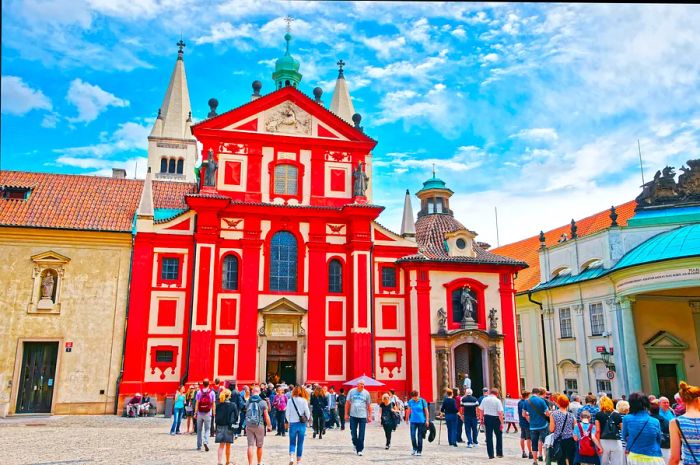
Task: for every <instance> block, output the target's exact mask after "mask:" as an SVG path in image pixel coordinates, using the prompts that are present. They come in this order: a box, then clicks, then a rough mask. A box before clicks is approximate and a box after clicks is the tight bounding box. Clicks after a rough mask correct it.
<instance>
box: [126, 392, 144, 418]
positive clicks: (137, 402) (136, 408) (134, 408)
mask: <svg viewBox="0 0 700 465" xmlns="http://www.w3.org/2000/svg"><path fill="white" fill-rule="evenodd" d="M140 410H141V394H140V393H138V392H137V393H136V395H135V396H134V397H132V398H131V400H129V402H128V403H127V404H126V416H127V417H130V418H134V417H137V416H139V412H140Z"/></svg>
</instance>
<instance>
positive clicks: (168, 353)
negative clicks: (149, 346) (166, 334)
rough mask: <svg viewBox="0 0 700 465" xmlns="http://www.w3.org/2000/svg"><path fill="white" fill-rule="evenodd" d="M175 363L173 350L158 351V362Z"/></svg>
mask: <svg viewBox="0 0 700 465" xmlns="http://www.w3.org/2000/svg"><path fill="white" fill-rule="evenodd" d="M172 361H173V351H172V350H156V362H159V363H171V362H172Z"/></svg>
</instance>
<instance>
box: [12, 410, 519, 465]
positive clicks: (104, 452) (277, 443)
mask: <svg viewBox="0 0 700 465" xmlns="http://www.w3.org/2000/svg"><path fill="white" fill-rule="evenodd" d="M437 425H438V423H436V426H437ZM169 428H170V419H166V418H162V417H161V416H159V417H157V418H137V419H133V418H131V419H129V418H121V417H115V416H53V417H21V418H18V417H12V418H10V419H6V420H2V419H0V451H1V452H0V464H3V465H15V464H32V465H48V464H56V465H72V464H106V463H109V464H120V465H121V464H139V465H151V464H153V465H155V464H190V465H195V464H207V465H215V464H216V463H217V458H216V447H217V445H216V444H214V439H213V438H211V440H210V444H211V450H210V451H209V452H199V451H197V450H195V446H196V439H195V436H193V435H179V436H170V435H169V434H168V431H169ZM446 435H447V430H446V429H445V425H444V424H443V425H442V434H441V441H440V442H441V445H438V444H437V438H436V439H435V441H434V442H432V443H428V442H427V441H426V442H425V445H424V448H423V456H422V457H413V456H411V446H410V444H411V442H410V438H409V433H408V427H407V426H406V425H402V426H400V427H399V428H398V429H397V431H396V432H395V433H394V439H393V441H392V446H391V449H389V450H384V431H383V430H382V428H381V427H379V426H378V425H375V424H371V425H368V427H367V437H366V440H365V454H364V456H362V457H358V456H357V455H355V453H354V452H353V450H352V444H351V442H350V432H349V431H348V430H347V429H346V430H345V431H339V430H329V431H328V433H327V434H326V435H325V436H324V438H323V439H322V440H319V439H312V431H311V429H310V428H309V429H307V433H306V440H305V442H304V461H303V463H304V464H309V465H326V464H332V465H350V464H353V465H356V464H368V463H381V464H418V463H421V462H422V463H424V464H430V465H448V464H449V465H457V464H474V465H479V464H486V463H488V464H508V465H510V464H523V465H528V464H529V463H531V462H530V461H528V460H525V459H521V458H520V449H519V447H520V446H519V445H518V436H517V435H515V434H513V433H511V434H504V453H505V458H502V459H498V458H497V459H494V460H488V458H487V457H486V447H485V445H484V444H483V435H480V436H481V438H480V439H482V440H481V441H480V445H479V447H478V448H475V449H467V448H466V446H465V445H464V444H460V447H459V448H455V447H449V446H447V444H446V442H447V441H446ZM288 444H289V443H288V438H286V437H284V438H282V437H276V436H274V434H272V435H268V436H267V437H266V439H265V454H264V457H263V461H264V463H265V464H266V465H287V464H288V462H287V461H288V460H289V455H288V452H287V451H288ZM245 446H246V443H245V439H238V440H237V441H236V443H235V444H234V445H233V447H232V449H231V450H232V460H234V461H235V463H236V464H237V465H247V460H246V457H245Z"/></svg>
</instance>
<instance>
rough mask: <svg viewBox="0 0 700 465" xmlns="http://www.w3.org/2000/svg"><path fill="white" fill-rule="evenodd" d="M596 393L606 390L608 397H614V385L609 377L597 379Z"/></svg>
mask: <svg viewBox="0 0 700 465" xmlns="http://www.w3.org/2000/svg"><path fill="white" fill-rule="evenodd" d="M595 387H596V394H598V393H601V392H604V393H606V394H607V395H608V397H610V398H612V385H611V384H610V380H609V379H597V380H595Z"/></svg>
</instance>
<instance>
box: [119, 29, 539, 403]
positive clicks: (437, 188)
mask: <svg viewBox="0 0 700 465" xmlns="http://www.w3.org/2000/svg"><path fill="white" fill-rule="evenodd" d="M287 40H288V41H289V39H287ZM286 57H289V58H290V59H291V60H293V59H292V58H291V56H289V53H288V52H287V55H285V58H283V59H281V60H280V61H283V60H285V59H286ZM181 59H182V53H181V54H180V57H179V60H181ZM280 61H278V67H277V69H276V72H275V75H273V77H275V79H276V81H277V85H276V90H275V91H274V92H272V93H269V94H267V95H264V96H260V95H259V92H258V91H259V83H258V88H257V89H255V85H254V89H255V94H254V95H253V99H252V100H251V101H250V102H249V103H246V104H244V105H242V106H240V107H238V108H236V109H233V110H231V111H228V112H226V113H222V114H220V115H216V114H215V112H214V111H213V110H212V113H211V114H210V118H208V119H206V120H204V121H201V122H199V123H197V124H191V125H190V124H189V123H188V124H186V125H185V127H186V129H187V130H190V131H191V134H188V135H187V137H189V138H191V137H192V136H194V138H196V140H197V141H198V142H199V144H201V145H200V148H201V154H200V156H201V157H202V159H203V160H204V162H203V163H202V167H201V171H200V179H199V180H198V183H197V185H196V186H195V187H194V188H193V190H192V193H190V194H186V195H185V200H186V204H187V206H188V208H187V209H184V210H183V209H179V210H165V209H158V208H154V205H153V199H152V187H151V184H152V181H151V177H152V175H151V174H150V173H149V175H147V179H146V182H145V185H144V189H143V194H142V198H141V202H140V205H139V209H138V212H137V215H136V223H135V236H134V250H133V269H132V277H131V286H130V295H129V310H128V325H127V336H126V338H127V339H126V350H125V360H124V371H123V376H122V380H121V384H120V395H121V397H122V398H123V397H125V396H128V395H130V394H132V393H134V392H137V391H138V392H144V391H146V392H149V393H153V394H156V395H159V396H160V395H164V394H169V393H171V392H173V391H174V390H175V389H176V388H177V386H178V385H180V384H181V383H182V382H184V381H199V380H202V379H203V378H214V377H219V378H221V379H235V380H237V381H238V382H239V383H252V382H260V381H266V380H270V381H278V380H283V381H285V382H287V383H295V384H296V383H301V382H317V383H322V384H329V385H336V386H340V385H341V384H342V383H343V382H345V381H346V380H349V379H352V378H354V377H356V376H359V375H362V374H367V375H372V376H374V377H375V378H376V379H378V380H380V381H382V382H383V383H385V384H386V385H387V388H393V389H395V390H396V391H397V392H399V393H404V392H408V391H409V390H411V389H413V388H417V389H419V390H420V392H421V394H422V395H423V396H424V397H425V398H426V399H428V400H436V399H437V398H439V397H440V396H441V390H442V389H443V388H444V387H446V386H452V385H455V384H457V383H459V384H461V382H462V379H461V378H462V376H463V374H464V373H466V372H468V373H469V375H470V378H471V379H472V381H473V384H474V388H475V389H478V388H480V387H481V386H500V387H501V389H502V391H503V392H504V394H505V392H507V393H509V394H510V395H511V396H512V397H515V396H517V395H518V393H519V389H520V386H519V378H518V369H519V362H518V355H517V341H516V321H515V308H514V292H515V291H514V288H513V278H514V275H515V274H516V273H517V271H518V270H519V269H522V268H524V267H525V266H526V265H525V264H524V263H522V262H518V261H515V260H512V259H508V258H505V257H501V256H498V255H495V254H493V253H490V252H488V251H487V250H486V249H487V246H485V245H484V244H481V243H477V242H476V241H475V235H476V234H475V233H474V232H472V231H470V230H468V229H467V228H465V227H464V226H463V225H462V224H460V223H459V222H458V221H457V220H456V219H455V218H454V216H453V214H452V211H451V210H450V208H449V198H450V196H451V195H452V191H451V190H450V189H448V188H447V187H446V186H445V183H444V182H442V181H441V180H439V179H437V178H435V176H433V178H432V179H429V180H428V181H426V182H425V183H424V186H423V188H422V189H421V190H420V191H419V192H418V193H417V195H418V197H419V199H420V201H421V210H420V212H419V213H418V219H417V220H415V221H414V217H413V213H412V209H411V203H410V198H409V197H408V192H407V193H406V206H405V211H404V224H403V226H402V231H401V233H400V234H398V233H394V232H392V231H390V230H388V229H387V228H385V227H383V226H382V225H380V224H379V223H377V221H376V220H377V218H378V216H379V214H380V212H381V211H382V210H383V207H381V206H378V205H374V204H373V203H372V174H371V168H372V150H373V149H374V147H375V145H376V143H377V142H376V141H374V140H373V139H371V138H370V137H368V136H367V135H365V134H364V132H363V130H362V129H361V127H360V126H359V118H351V116H350V114H348V109H351V108H352V104H351V101H350V99H349V95H348V94H347V88H346V87H345V83H344V76H343V73H342V69H341V73H340V76H339V79H338V83H337V85H336V93H339V95H334V97H333V102H334V103H332V104H331V109H332V110H335V112H334V111H330V110H329V109H327V108H326V107H324V105H323V104H322V103H321V102H320V93H319V94H318V95H316V97H317V98H316V99H312V98H309V97H307V96H306V95H305V94H303V93H302V92H300V91H299V90H298V89H297V84H298V82H299V80H300V79H301V75H298V76H297V75H295V74H294V72H295V69H294V61H295V60H293V61H292V62H291V68H289V69H288V68H285V63H281V64H280ZM179 65H182V64H181V63H180V64H179ZM296 67H297V68H296V69H297V70H298V62H296ZM176 72H183V73H184V68H182V69H181V71H177V67H176ZM297 74H298V73H297ZM290 76H291V77H290ZM341 80H342V81H343V82H340V81H341ZM175 81H176V79H175ZM172 86H173V80H171V87H172ZM175 86H177V82H176V83H175ZM170 91H171V89H169V92H170ZM315 93H316V91H315ZM166 100H167V96H166ZM187 100H189V98H188V97H187ZM187 105H188V106H189V101H187ZM352 111H354V110H352ZM159 118H161V117H160V116H159ZM164 118H165V121H164V122H165V124H166V125H167V124H168V120H167V118H168V117H167V115H165V116H164ZM350 119H353V120H355V123H354V124H352V123H350V121H349V120H350ZM189 121H190V120H189V119H188V122H189ZM157 124H160V123H157ZM149 156H150V154H149ZM149 164H150V163H149ZM151 166H157V163H154V164H152V165H151Z"/></svg>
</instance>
